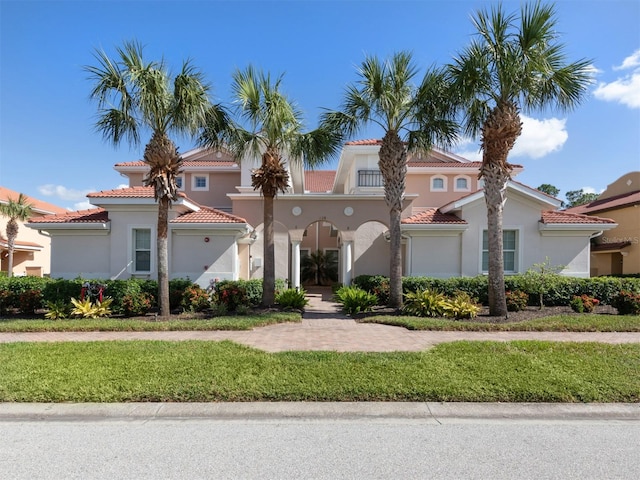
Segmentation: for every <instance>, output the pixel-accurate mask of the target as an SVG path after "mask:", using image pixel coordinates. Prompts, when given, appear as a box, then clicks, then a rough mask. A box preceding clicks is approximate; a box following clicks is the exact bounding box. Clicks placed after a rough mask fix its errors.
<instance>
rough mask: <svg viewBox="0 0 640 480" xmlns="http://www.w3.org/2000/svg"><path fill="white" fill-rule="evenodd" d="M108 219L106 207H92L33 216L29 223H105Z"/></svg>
mask: <svg viewBox="0 0 640 480" xmlns="http://www.w3.org/2000/svg"><path fill="white" fill-rule="evenodd" d="M108 221H109V215H108V214H107V211H106V210H105V209H104V208H91V209H89V210H78V211H76V212H65V213H60V214H54V215H46V216H44V217H39V218H32V219H30V220H29V222H28V223H32V224H35V223H105V222H108Z"/></svg>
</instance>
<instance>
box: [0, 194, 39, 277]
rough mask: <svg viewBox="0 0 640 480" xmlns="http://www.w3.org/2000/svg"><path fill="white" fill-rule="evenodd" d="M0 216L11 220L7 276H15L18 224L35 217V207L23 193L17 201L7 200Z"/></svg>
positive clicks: (8, 236) (2, 205)
mask: <svg viewBox="0 0 640 480" xmlns="http://www.w3.org/2000/svg"><path fill="white" fill-rule="evenodd" d="M0 214H1V215H4V216H5V217H8V218H9V221H8V222H7V244H8V247H9V251H8V254H9V257H8V260H9V265H8V266H7V276H9V277H11V276H13V252H14V250H15V247H16V238H18V229H19V224H18V222H19V221H20V222H24V221H26V220H28V219H29V218H30V217H31V215H33V205H32V204H31V203H29V201H28V199H27V197H26V196H25V195H23V194H22V193H21V194H19V195H18V198H17V200H14V199H12V198H8V199H7V203H0Z"/></svg>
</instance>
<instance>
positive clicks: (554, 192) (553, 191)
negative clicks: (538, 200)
mask: <svg viewBox="0 0 640 480" xmlns="http://www.w3.org/2000/svg"><path fill="white" fill-rule="evenodd" d="M537 190H540V191H541V192H543V193H546V194H547V195H551V196H552V197H557V196H558V195H559V194H560V189H559V188H557V187H554V186H553V185H551V184H549V183H543V184H542V185H540V186H539V187H538V188H537Z"/></svg>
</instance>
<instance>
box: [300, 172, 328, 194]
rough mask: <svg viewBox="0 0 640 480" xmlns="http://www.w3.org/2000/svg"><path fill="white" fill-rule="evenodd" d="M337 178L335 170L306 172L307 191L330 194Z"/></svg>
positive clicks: (305, 185)
mask: <svg viewBox="0 0 640 480" xmlns="http://www.w3.org/2000/svg"><path fill="white" fill-rule="evenodd" d="M335 178H336V172H335V171H334V170H305V172H304V187H305V190H307V191H309V192H313V193H324V192H330V191H331V189H332V188H333V181H334V179H335Z"/></svg>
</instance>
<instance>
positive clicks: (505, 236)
mask: <svg viewBox="0 0 640 480" xmlns="http://www.w3.org/2000/svg"><path fill="white" fill-rule="evenodd" d="M518 240H519V232H518V230H503V231H502V259H503V262H504V273H518V259H519V256H520V255H519V241H518ZM488 271H489V233H488V232H487V230H483V231H482V272H483V273H487V272H488Z"/></svg>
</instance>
